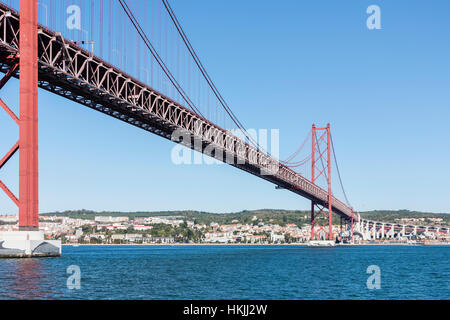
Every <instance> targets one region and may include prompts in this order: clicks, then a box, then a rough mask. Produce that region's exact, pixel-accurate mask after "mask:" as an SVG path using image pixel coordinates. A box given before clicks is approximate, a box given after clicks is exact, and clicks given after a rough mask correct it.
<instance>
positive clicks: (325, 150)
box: [311, 124, 333, 240]
mask: <svg viewBox="0 0 450 320" xmlns="http://www.w3.org/2000/svg"><path fill="white" fill-rule="evenodd" d="M311 159H312V161H311V162H312V169H311V182H312V183H316V181H317V179H318V178H319V177H320V176H324V177H325V178H326V180H327V183H328V202H327V203H326V204H325V206H323V205H320V204H318V203H315V202H314V201H311V240H314V239H315V238H316V236H317V237H320V236H321V233H325V234H326V235H327V236H326V237H327V240H333V224H332V219H333V212H332V207H331V132H330V124H327V126H326V127H325V128H316V126H315V124H313V126H312V158H311ZM316 171H317V173H316ZM327 206H328V211H325V209H326V207H327ZM315 208H317V209H318V210H319V211H318V212H317V213H316V212H315ZM319 240H325V239H320V238H319Z"/></svg>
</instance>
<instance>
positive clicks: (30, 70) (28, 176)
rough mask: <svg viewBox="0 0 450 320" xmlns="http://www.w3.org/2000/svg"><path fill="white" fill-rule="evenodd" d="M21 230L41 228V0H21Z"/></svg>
mask: <svg viewBox="0 0 450 320" xmlns="http://www.w3.org/2000/svg"><path fill="white" fill-rule="evenodd" d="M20 11H21V12H20V46H19V48H20V51H19V55H20V58H19V59H20V128H19V135H20V138H19V141H20V150H19V199H20V202H19V229H22V230H33V229H37V228H38V224H39V216H38V215H39V211H38V205H39V201H38V47H37V45H38V34H37V25H38V24H37V0H20Z"/></svg>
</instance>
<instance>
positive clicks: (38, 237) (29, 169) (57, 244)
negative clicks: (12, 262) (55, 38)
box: [0, 0, 61, 258]
mask: <svg viewBox="0 0 450 320" xmlns="http://www.w3.org/2000/svg"><path fill="white" fill-rule="evenodd" d="M19 31H20V33H19V41H18V42H19V51H18V55H17V53H16V54H10V56H7V57H4V56H3V55H2V56H0V58H1V59H2V61H3V62H5V63H6V64H7V65H9V66H10V69H9V70H8V72H7V73H6V75H5V76H4V78H3V79H2V80H0V89H1V88H2V87H3V86H4V85H5V83H6V82H8V81H9V79H11V77H13V76H16V77H17V75H18V71H19V70H20V74H19V109H20V110H19V117H17V116H16V115H15V113H14V112H13V111H12V110H11V109H10V108H9V107H8V106H7V105H6V103H4V102H3V101H2V100H0V105H1V106H2V107H3V109H4V110H5V111H6V112H7V113H8V114H9V115H10V116H11V118H12V119H13V120H14V121H15V122H16V123H17V124H18V125H19V141H18V142H17V143H16V144H15V145H14V146H13V147H12V148H11V150H10V151H9V152H8V153H7V154H6V155H5V156H4V157H3V159H2V160H0V168H1V167H2V166H3V165H4V164H5V163H6V162H7V161H8V160H9V159H10V158H11V157H12V156H13V155H14V154H15V153H16V152H17V151H19V198H17V197H16V196H15V195H14V193H13V192H12V191H11V190H9V189H8V187H7V186H6V185H5V184H4V183H3V182H1V181H0V188H1V189H3V191H4V192H5V193H6V194H7V195H8V196H9V197H10V198H11V200H12V201H13V202H14V203H15V204H16V205H17V206H18V207H19V230H18V231H4V232H0V241H1V243H2V245H1V247H0V258H5V257H6V258H11V257H13V258H29V257H48V256H51V257H58V256H60V255H61V241H60V240H45V236H44V232H42V231H39V200H38V199H39V193H38V191H39V189H38V183H39V181H38V174H39V170H38V9H37V0H20V19H19ZM14 52H17V51H14ZM8 54H9V53H8Z"/></svg>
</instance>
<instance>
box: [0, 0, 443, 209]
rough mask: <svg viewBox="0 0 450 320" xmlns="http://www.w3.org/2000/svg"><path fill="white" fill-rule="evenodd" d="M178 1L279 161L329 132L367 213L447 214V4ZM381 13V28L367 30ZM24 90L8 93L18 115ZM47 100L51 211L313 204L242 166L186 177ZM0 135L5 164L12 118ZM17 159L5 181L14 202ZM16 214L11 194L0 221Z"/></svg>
mask: <svg viewBox="0 0 450 320" xmlns="http://www.w3.org/2000/svg"><path fill="white" fill-rule="evenodd" d="M171 4H172V7H173V9H174V10H175V12H176V13H177V15H178V17H179V19H180V22H181V23H182V25H183V27H184V29H185V31H186V32H187V33H188V35H189V37H190V39H191V42H192V44H193V45H194V47H195V48H196V49H197V51H198V53H199V55H200V57H201V59H202V61H203V63H204V65H205V66H206V68H207V69H208V71H209V73H210V75H211V76H212V77H213V79H214V80H215V82H216V84H217V86H218V87H219V88H220V90H221V92H222V94H223V95H224V96H225V97H226V99H227V101H228V104H229V105H230V106H231V107H232V108H233V110H234V111H235V113H236V114H238V116H239V118H240V119H241V120H242V122H243V123H244V124H245V125H246V126H247V127H249V128H269V129H270V128H276V129H280V140H281V150H280V153H281V158H285V157H287V156H288V155H290V154H291V153H292V152H293V151H294V150H295V149H296V148H297V147H298V146H299V145H300V143H301V142H302V141H303V139H304V137H305V135H306V134H307V133H308V131H309V129H310V127H311V124H312V123H313V122H315V123H317V124H326V123H327V122H330V123H331V125H332V131H333V138H334V143H335V147H336V151H337V155H338V158H339V162H340V169H341V174H342V177H343V180H344V184H345V188H346V192H347V194H348V196H349V199H350V201H351V203H352V205H353V206H354V207H355V208H356V209H357V210H360V211H366V210H371V209H410V210H423V211H434V212H450V201H449V194H450V170H449V169H448V168H447V166H448V163H450V148H449V141H450V128H449V125H448V121H449V119H450V90H449V89H450V19H449V14H450V2H449V1H447V0H441V1H437V0H434V1H425V0H423V1H406V0H405V1H399V0H397V1H380V0H371V1H363V0H361V1H331V0H330V1H312V0H310V1H297V0H283V1H256V0H252V1H250V0H249V1H238V0H227V1H210V0H196V1H184V0H172V1H171ZM371 4H376V5H379V6H380V8H381V25H382V29H381V30H368V29H367V27H366V19H367V17H368V15H367V14H366V8H367V7H368V6H369V5H371ZM17 84H18V82H17V81H12V82H10V83H8V85H7V86H6V87H5V88H4V89H3V90H1V91H0V97H2V99H4V100H5V101H7V103H8V104H9V105H11V107H13V106H18V85H17ZM39 99H40V100H39V103H40V105H39V107H40V111H39V112H40V114H39V116H40V132H39V134H40V210H41V212H48V211H54V210H66V209H81V208H85V209H93V210H100V211H101V210H123V211H135V210H148V211H153V210H174V209H194V210H206V211H213V212H229V211H240V210H243V209H257V208H281V209H307V208H308V207H309V202H308V201H306V200H305V199H302V198H300V197H299V196H297V195H295V194H291V193H289V192H287V191H277V190H275V189H274V185H272V184H270V183H268V182H266V181H263V180H261V179H258V178H256V177H254V176H251V175H249V174H247V173H245V172H242V171H239V170H237V169H235V168H233V167H228V166H225V165H221V166H217V165H214V166H208V165H192V166H176V165H174V164H173V163H172V162H171V159H170V155H171V150H172V147H173V143H171V142H170V141H166V140H164V139H161V138H159V137H157V136H155V135H152V134H150V133H148V132H145V131H143V130H140V129H137V128H135V127H132V126H129V125H127V124H125V123H122V122H120V121H117V120H115V119H112V118H109V117H107V116H105V115H102V114H100V113H98V112H95V111H93V110H90V109H88V108H85V107H82V106H80V105H77V104H75V103H72V102H69V101H66V100H64V99H62V98H59V97H57V96H53V95H51V94H49V93H47V92H44V91H40V94H39ZM15 110H17V109H15ZM0 127H1V139H0V152H1V153H2V154H3V153H4V152H6V151H7V150H8V149H9V147H10V146H12V145H13V144H14V143H15V141H16V139H17V134H18V130H17V129H16V128H15V123H14V122H12V121H11V120H10V119H9V118H8V116H7V115H6V114H5V113H4V112H0ZM17 159H18V158H17V156H15V158H14V161H11V162H10V163H9V164H8V165H7V166H6V167H5V168H4V169H2V170H1V172H0V179H2V180H4V181H5V182H6V183H7V184H8V185H9V186H11V189H13V190H14V191H17V181H16V175H15V174H16V173H17V171H18V161H17ZM15 212H16V209H15V207H14V205H13V204H12V203H11V202H10V200H9V199H8V198H7V197H6V196H5V195H3V193H2V194H0V214H1V213H15Z"/></svg>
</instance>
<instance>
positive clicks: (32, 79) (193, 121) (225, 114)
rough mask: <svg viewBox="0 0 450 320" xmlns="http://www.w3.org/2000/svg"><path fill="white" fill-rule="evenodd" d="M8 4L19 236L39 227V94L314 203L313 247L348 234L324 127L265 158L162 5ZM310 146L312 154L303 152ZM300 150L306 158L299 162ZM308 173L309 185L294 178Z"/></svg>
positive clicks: (5, 41)
mask: <svg viewBox="0 0 450 320" xmlns="http://www.w3.org/2000/svg"><path fill="white" fill-rule="evenodd" d="M4 2H5V4H1V5H0V71H2V72H3V73H4V74H5V75H4V77H3V79H2V80H1V81H0V89H1V88H2V87H3V86H4V85H5V84H6V83H7V82H8V80H9V79H11V78H12V77H14V78H19V81H20V92H19V96H20V113H19V115H18V116H17V115H16V114H15V113H14V112H13V109H12V108H10V107H9V106H8V105H7V104H6V103H5V102H4V101H3V100H1V99H0V105H1V106H2V108H3V109H4V110H5V111H6V112H7V113H8V114H9V115H10V116H11V118H12V119H13V120H14V121H15V122H16V123H17V124H18V126H19V128H20V130H19V140H18V142H17V143H16V144H14V146H13V147H12V148H11V149H10V151H9V152H7V154H6V155H5V156H4V157H3V158H2V159H1V160H0V169H1V168H2V167H3V166H4V165H5V164H6V163H7V162H8V161H9V160H10V159H11V157H12V156H13V155H14V154H15V153H16V152H19V194H18V196H16V195H15V194H14V193H13V192H12V191H11V190H10V189H9V188H8V187H7V186H6V185H5V184H4V183H3V182H1V181H0V188H1V189H2V190H3V191H4V192H5V193H6V194H7V195H8V196H9V197H10V198H11V200H12V201H14V203H16V204H17V206H18V207H19V228H20V229H21V230H36V229H37V228H38V100H37V92H38V88H42V89H44V90H47V91H50V92H52V93H54V94H56V95H59V96H62V97H64V98H67V99H69V100H72V101H75V102H76V103H79V104H81V105H84V106H87V107H89V108H92V109H95V110H97V111H100V112H102V113H104V114H107V115H109V116H111V117H114V118H117V119H119V120H122V121H125V122H127V123H129V124H131V125H133V126H136V127H139V128H142V129H144V130H147V131H150V132H152V133H154V134H156V135H159V136H161V137H163V138H166V139H170V140H172V141H174V142H176V143H181V144H183V145H185V146H187V147H189V148H191V149H193V150H196V151H199V152H202V153H205V154H207V155H209V156H211V157H213V158H216V159H219V160H222V161H224V162H226V163H228V164H230V165H232V166H234V167H237V168H239V169H241V170H244V171H247V172H249V173H251V174H253V175H255V176H258V177H260V178H262V179H265V180H267V181H269V182H272V183H274V184H275V185H276V186H277V187H278V188H282V189H286V190H289V191H291V192H294V193H296V194H298V195H300V196H302V197H305V198H307V199H309V200H311V229H312V230H311V231H312V232H311V238H319V237H320V238H327V239H329V240H331V239H332V238H333V232H332V215H333V214H336V215H338V216H339V217H340V218H341V220H343V221H344V222H346V223H347V224H348V225H349V226H352V225H353V223H356V222H358V221H359V220H360V218H359V214H358V213H356V212H355V211H354V210H353V208H352V207H351V206H350V204H349V203H348V200H347V196H346V195H345V191H344V188H343V185H342V181H341V179H340V174H339V170H338V166H337V161H336V156H335V154H334V147H333V140H332V136H331V129H330V125H327V126H326V127H323V128H321V127H320V128H319V127H315V126H313V128H312V130H311V131H310V133H309V135H308V137H307V139H305V142H304V143H303V145H302V146H301V147H300V148H299V149H298V150H297V151H296V152H294V153H293V154H292V155H291V156H290V157H288V158H287V159H286V160H285V161H279V160H278V159H276V158H275V157H274V156H271V155H270V154H269V153H268V152H266V151H265V150H264V149H263V148H262V147H261V146H260V145H259V144H258V142H257V141H256V139H254V138H253V137H252V136H251V135H249V134H248V133H247V131H246V129H245V127H244V125H243V124H242V122H241V121H240V120H239V119H238V117H237V116H236V114H235V113H234V112H233V111H232V110H231V108H230V107H229V106H228V104H227V103H226V101H225V99H224V98H223V96H222V95H221V93H220V92H219V90H218V89H217V87H216V85H215V83H214V82H213V81H212V79H211V77H210V76H209V74H208V73H207V71H206V69H205V67H204V66H203V64H202V62H201V61H200V59H199V57H198V55H197V53H196V51H195V50H194V48H193V46H192V44H191V42H190V41H189V39H188V37H187V35H186V33H185V32H184V30H183V28H182V27H181V24H180V22H179V21H178V19H177V17H176V15H175V13H174V11H173V10H172V8H171V7H170V4H169V3H168V2H167V1H166V0H162V1H159V0H150V1H142V0H135V1H131V0H127V1H126V0H97V1H93V0H73V1H67V0H42V1H37V0H15V1H14V0H11V1H4ZM227 127H228V128H231V127H233V128H234V129H236V130H238V131H239V132H240V133H241V134H242V138H240V137H238V136H237V135H235V134H233V133H231V131H230V130H225V129H224V128H227ZM175 133H179V134H178V135H177V134H175ZM182 136H183V138H182ZM186 137H187V139H186ZM309 139H311V146H312V149H309V147H308V148H306V147H305V146H306V145H307V142H308V141H310V140H309ZM211 150H212V151H211ZM305 150H311V153H309V152H307V153H308V154H307V156H306V157H304V158H302V160H296V159H298V158H299V157H300V156H301V155H302V153H304V152H305ZM224 159H227V160H224ZM332 163H334V164H335V165H333V166H332ZM305 167H306V168H308V170H311V171H310V177H307V176H306V175H305V174H301V173H300V172H299V170H300V169H302V168H305ZM332 169H333V170H337V177H338V179H336V181H339V183H340V184H339V186H338V189H339V190H341V191H342V192H343V195H344V198H345V202H343V201H341V200H339V199H338V198H337V197H336V196H335V195H334V194H333V192H332V174H333V172H332ZM333 181H334V180H333Z"/></svg>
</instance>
